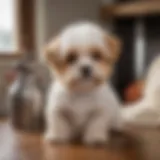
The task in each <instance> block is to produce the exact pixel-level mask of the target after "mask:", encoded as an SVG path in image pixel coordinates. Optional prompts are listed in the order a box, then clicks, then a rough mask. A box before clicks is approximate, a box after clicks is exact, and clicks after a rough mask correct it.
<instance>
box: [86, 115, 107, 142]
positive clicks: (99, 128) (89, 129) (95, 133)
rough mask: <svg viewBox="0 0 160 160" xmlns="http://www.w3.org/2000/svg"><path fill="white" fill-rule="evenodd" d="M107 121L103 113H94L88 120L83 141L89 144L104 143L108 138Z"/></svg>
mask: <svg viewBox="0 0 160 160" xmlns="http://www.w3.org/2000/svg"><path fill="white" fill-rule="evenodd" d="M108 129H109V121H108V122H107V121H106V116H105V115H103V114H97V115H94V117H92V118H91V119H90V121H89V122H88V124H87V126H86V130H85V133H84V137H83V141H84V143H86V144H89V145H95V144H105V143H107V142H108V139H109V133H108Z"/></svg>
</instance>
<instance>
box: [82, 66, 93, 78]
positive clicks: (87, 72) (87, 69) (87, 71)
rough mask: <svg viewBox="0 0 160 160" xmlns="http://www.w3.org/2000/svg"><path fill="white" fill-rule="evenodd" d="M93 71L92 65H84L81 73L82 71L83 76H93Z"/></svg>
mask: <svg viewBox="0 0 160 160" xmlns="http://www.w3.org/2000/svg"><path fill="white" fill-rule="evenodd" d="M91 72H92V70H91V67H89V66H83V67H82V68H81V73H82V76H83V77H86V78H87V77H90V76H91Z"/></svg>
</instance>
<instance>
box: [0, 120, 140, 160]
mask: <svg viewBox="0 0 160 160" xmlns="http://www.w3.org/2000/svg"><path fill="white" fill-rule="evenodd" d="M137 159H138V156H137V154H136V151H135V149H134V148H130V147H129V148H123V149H122V148H114V147H113V148H111V147H108V148H107V147H99V148H94V147H87V146H83V145H80V144H79V145H51V144H50V145H49V144H45V143H44V141H43V138H42V136H41V135H40V134H31V133H30V134H29V133H19V132H16V131H14V130H13V129H12V127H11V126H10V125H9V123H8V122H7V121H6V120H1V121H0V160H137Z"/></svg>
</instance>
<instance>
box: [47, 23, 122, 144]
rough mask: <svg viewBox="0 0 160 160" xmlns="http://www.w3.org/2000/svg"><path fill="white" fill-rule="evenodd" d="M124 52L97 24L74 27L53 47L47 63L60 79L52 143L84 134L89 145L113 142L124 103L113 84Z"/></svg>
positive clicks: (54, 93)
mask: <svg viewBox="0 0 160 160" xmlns="http://www.w3.org/2000/svg"><path fill="white" fill-rule="evenodd" d="M119 53H120V43H119V41H118V40H117V39H116V38H115V37H112V36H111V35H109V34H108V33H106V32H105V31H104V30H103V29H102V28H100V27H99V26H97V25H95V24H91V23H78V24H73V25H71V26H69V27H67V28H66V29H65V30H64V31H63V32H62V33H61V34H60V35H59V36H58V37H56V38H55V39H53V40H52V41H51V43H49V44H48V45H47V47H46V50H45V58H46V60H47V64H48V66H49V68H50V70H51V73H52V75H53V77H54V78H53V82H52V84H51V86H50V90H49V95H48V104H47V108H46V121H47V129H46V134H45V138H46V139H47V140H49V141H53V142H55V141H56V142H67V141H69V140H71V139H72V138H73V137H75V136H77V134H81V135H82V139H83V141H84V143H86V144H95V143H100V144H103V143H106V142H107V141H108V139H109V130H110V129H111V128H112V127H113V126H114V125H115V124H114V123H116V121H117V112H118V107H119V102H118V99H117V97H116V95H115V93H114V91H113V90H112V88H111V86H110V85H109V83H108V82H107V81H108V79H109V78H110V77H111V74H112V72H113V69H114V64H115V62H116V60H117V59H118V56H119Z"/></svg>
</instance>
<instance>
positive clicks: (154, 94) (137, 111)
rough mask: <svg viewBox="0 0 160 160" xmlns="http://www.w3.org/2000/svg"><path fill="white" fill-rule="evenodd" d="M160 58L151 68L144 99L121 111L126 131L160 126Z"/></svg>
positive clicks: (147, 77)
mask: <svg viewBox="0 0 160 160" xmlns="http://www.w3.org/2000/svg"><path fill="white" fill-rule="evenodd" d="M159 78H160V56H159V57H157V58H156V59H155V60H154V61H153V62H152V64H151V66H150V67H149V70H148V73H147V76H146V80H145V88H144V91H143V97H142V99H140V100H139V101H138V102H136V103H133V104H129V105H128V107H125V108H124V109H122V110H121V120H122V122H123V126H124V129H125V128H126V129H128V128H129V129H133V127H135V126H136V127H147V128H157V127H159V126H160V81H159Z"/></svg>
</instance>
